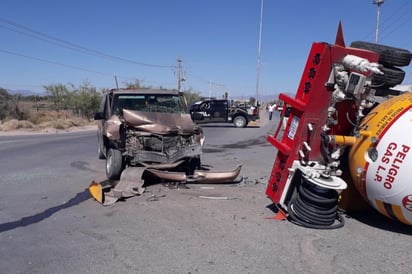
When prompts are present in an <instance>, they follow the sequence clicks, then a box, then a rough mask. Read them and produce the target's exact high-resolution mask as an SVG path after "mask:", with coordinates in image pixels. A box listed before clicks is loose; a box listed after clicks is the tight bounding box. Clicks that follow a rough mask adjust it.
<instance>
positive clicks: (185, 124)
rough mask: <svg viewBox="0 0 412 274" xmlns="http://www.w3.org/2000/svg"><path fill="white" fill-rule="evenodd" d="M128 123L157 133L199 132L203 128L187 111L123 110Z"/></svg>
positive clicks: (142, 129) (139, 128)
mask: <svg viewBox="0 0 412 274" xmlns="http://www.w3.org/2000/svg"><path fill="white" fill-rule="evenodd" d="M123 118H124V121H125V122H126V124H128V125H130V126H133V127H135V128H136V129H138V130H141V131H146V132H150V133H157V134H168V133H174V132H178V133H179V134H193V133H199V131H200V130H201V129H200V127H199V126H197V125H196V124H195V123H194V122H193V121H192V118H191V117H190V114H186V113H162V112H143V111H133V110H127V109H124V110H123Z"/></svg>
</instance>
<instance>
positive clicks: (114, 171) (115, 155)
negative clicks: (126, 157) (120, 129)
mask: <svg viewBox="0 0 412 274" xmlns="http://www.w3.org/2000/svg"><path fill="white" fill-rule="evenodd" d="M123 167H124V165H123V156H122V153H121V152H120V150H117V149H113V148H109V150H108V151H107V159H106V176H107V178H108V179H110V180H118V179H119V178H120V174H121V173H122V171H123Z"/></svg>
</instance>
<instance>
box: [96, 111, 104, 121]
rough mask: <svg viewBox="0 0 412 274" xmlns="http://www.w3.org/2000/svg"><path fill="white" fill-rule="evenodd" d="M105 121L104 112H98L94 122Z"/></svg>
mask: <svg viewBox="0 0 412 274" xmlns="http://www.w3.org/2000/svg"><path fill="white" fill-rule="evenodd" d="M103 119H104V113H103V112H96V113H95V114H94V120H103Z"/></svg>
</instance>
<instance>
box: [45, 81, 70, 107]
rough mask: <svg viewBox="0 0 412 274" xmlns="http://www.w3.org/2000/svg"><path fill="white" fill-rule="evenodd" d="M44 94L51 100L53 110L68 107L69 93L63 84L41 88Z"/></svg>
mask: <svg viewBox="0 0 412 274" xmlns="http://www.w3.org/2000/svg"><path fill="white" fill-rule="evenodd" d="M43 88H44V89H45V91H46V94H47V95H48V96H49V97H50V98H51V100H52V102H53V105H54V109H55V110H57V111H58V110H62V109H68V108H69V105H70V98H69V96H70V92H69V90H68V88H67V87H66V86H65V85H63V84H56V85H48V86H43Z"/></svg>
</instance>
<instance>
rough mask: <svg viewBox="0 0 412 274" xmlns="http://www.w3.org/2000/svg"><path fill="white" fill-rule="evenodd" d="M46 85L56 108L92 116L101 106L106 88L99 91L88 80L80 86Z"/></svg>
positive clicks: (79, 114)
mask: <svg viewBox="0 0 412 274" xmlns="http://www.w3.org/2000/svg"><path fill="white" fill-rule="evenodd" d="M69 85H70V87H67V86H66V85H63V84H57V85H48V86H44V89H45V90H46V93H47V94H48V95H49V97H50V98H51V100H52V102H53V104H54V107H55V109H56V110H63V109H70V110H73V111H74V113H75V114H77V115H78V116H83V117H86V118H91V117H92V115H93V113H95V112H96V111H97V110H98V109H99V106H100V101H101V98H102V94H103V92H104V91H106V90H105V89H103V90H102V91H101V92H98V91H97V89H96V88H95V87H93V86H91V84H90V83H89V82H88V81H84V82H83V83H82V84H81V85H80V86H79V87H75V86H74V85H73V84H69Z"/></svg>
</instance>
